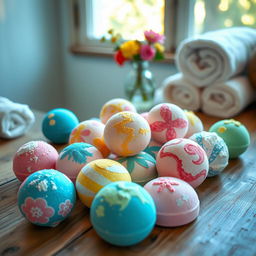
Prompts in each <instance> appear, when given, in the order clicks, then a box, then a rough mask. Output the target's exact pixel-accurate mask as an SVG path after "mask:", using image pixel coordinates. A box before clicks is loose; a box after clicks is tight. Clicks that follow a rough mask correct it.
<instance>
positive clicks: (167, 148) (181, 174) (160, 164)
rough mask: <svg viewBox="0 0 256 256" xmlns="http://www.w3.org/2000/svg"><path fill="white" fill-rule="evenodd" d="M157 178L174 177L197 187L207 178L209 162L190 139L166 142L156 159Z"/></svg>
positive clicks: (202, 151) (199, 147)
mask: <svg viewBox="0 0 256 256" xmlns="http://www.w3.org/2000/svg"><path fill="white" fill-rule="evenodd" d="M156 168H157V171H158V174H159V176H162V177H176V178H179V179H182V180H184V181H186V182H187V183H189V184H190V185H191V186H192V187H194V188H195V187H197V186H199V185H200V184H201V183H202V182H203V181H204V180H205V178H206V177H207V174H208V170H209V162H208V158H207V155H206V153H205V151H204V150H203V148H202V147H201V146H199V145H198V144H197V143H196V142H194V141H193V140H190V139H183V138H179V139H174V140H170V141H168V142H166V143H165V144H164V145H163V146H162V148H161V150H160V151H159V152H158V154H157V157H156Z"/></svg>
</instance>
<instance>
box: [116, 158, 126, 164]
mask: <svg viewBox="0 0 256 256" xmlns="http://www.w3.org/2000/svg"><path fill="white" fill-rule="evenodd" d="M116 161H117V162H118V163H123V162H125V161H127V158H126V157H123V158H119V159H117V160H116Z"/></svg>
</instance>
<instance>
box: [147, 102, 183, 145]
mask: <svg viewBox="0 0 256 256" xmlns="http://www.w3.org/2000/svg"><path fill="white" fill-rule="evenodd" d="M148 122H149V125H150V128H151V133H152V139H153V140H155V141H157V142H159V143H162V144H163V143H165V142H167V141H169V140H173V139H176V138H183V137H184V136H185V135H186V133H187V130H188V119H187V116H186V115H185V113H184V111H183V110H182V109H181V108H180V107H178V106H176V105H174V104H170V103H163V104H158V105H156V106H155V107H153V108H152V109H151V110H150V111H149V113H148Z"/></svg>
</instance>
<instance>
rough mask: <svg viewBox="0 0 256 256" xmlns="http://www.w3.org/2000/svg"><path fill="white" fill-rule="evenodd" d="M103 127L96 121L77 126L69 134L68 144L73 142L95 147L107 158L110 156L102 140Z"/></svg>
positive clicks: (88, 121) (87, 121) (84, 122)
mask: <svg viewBox="0 0 256 256" xmlns="http://www.w3.org/2000/svg"><path fill="white" fill-rule="evenodd" d="M104 128H105V125H104V124H103V123H101V122H99V121H96V120H86V121H83V122H81V123H80V124H78V125H77V126H76V127H75V128H74V129H73V130H72V132H71V134H70V137H69V144H72V143H75V142H85V143H88V144H91V145H93V146H95V147H96V148H97V149H98V150H99V151H100V152H101V154H102V155H103V157H107V156H108V155H109V154H110V151H109V149H108V148H107V146H106V144H105V142H104V139H103V133H104Z"/></svg>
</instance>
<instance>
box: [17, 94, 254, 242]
mask: <svg viewBox="0 0 256 256" xmlns="http://www.w3.org/2000/svg"><path fill="white" fill-rule="evenodd" d="M42 131H43V134H44V135H45V137H46V138H47V139H48V140H50V141H51V142H53V143H67V142H68V144H69V145H68V146H66V147H65V148H64V149H63V150H62V151H61V152H59V153H58V152H57V151H56V149H55V148H54V147H53V146H52V145H50V144H49V143H47V142H44V141H30V142H28V143H26V144H24V145H22V146H21V147H20V148H19V149H18V150H17V152H16V154H15V156H14V158H13V171H14V173H15V175H16V176H17V178H18V179H19V180H20V181H21V182H22V184H21V186H20V189H19V191H18V205H19V209H20V211H21V213H22V214H23V215H24V217H25V218H27V220H28V221H30V222H31V223H33V224H36V225H40V226H50V227H54V226H56V225H58V224H59V223H60V222H61V221H63V220H64V219H65V218H67V217H68V216H69V215H70V213H71V211H72V209H73V208H74V205H75V201H76V194H77V195H78V197H79V199H80V201H81V202H82V203H83V204H84V205H85V206H86V207H89V208H90V218H91V222H92V225H93V227H94V228H95V230H96V232H97V233H98V235H99V236H100V237H102V238H103V239H104V240H105V241H107V242H109V243H111V244H114V245H118V246H127V245H133V244H136V243H138V242H140V241H142V240H143V239H145V237H147V236H148V235H149V234H150V232H151V231H152V229H153V228H154V226H155V224H156V225H159V226H163V227H177V226H181V225H185V224H188V223H190V222H192V221H193V220H195V219H196V218H197V216H198V215H199V209H200V202H199V198H198V195H197V193H196V190H195V188H197V187H198V186H199V185H200V184H202V183H203V182H204V180H205V179H206V178H207V177H213V176H216V175H219V174H221V172H222V171H223V170H224V169H225V167H226V166H227V165H228V161H229V158H236V157H238V156H239V155H240V154H242V153H243V152H244V151H245V150H246V149H247V147H248V146H249V144H250V136H249V133H248V131H247V129H246V127H245V126H244V125H242V124H241V123H240V122H238V121H235V120H233V119H231V120H222V121H219V122H217V123H215V124H213V125H212V127H211V128H210V129H209V131H204V127H203V124H202V122H201V120H200V118H199V117H197V116H196V115H195V114H194V113H193V112H191V111H186V110H183V109H181V108H180V107H178V106H176V105H174V104H171V103H162V104H158V105H156V106H154V107H153V108H152V109H151V110H150V111H149V112H146V113H142V114H139V113H137V111H136V109H135V107H134V106H133V104H132V103H131V102H129V101H127V100H125V99H119V98H118V99H112V100H110V101H108V102H106V103H105V104H104V106H103V107H102V108H101V111H100V115H99V118H92V119H89V120H84V121H82V122H80V123H79V122H78V118H77V117H76V116H75V114H74V113H72V112H71V111H69V110H65V109H54V110H51V111H50V112H49V113H47V114H46V116H45V117H44V119H43V123H42Z"/></svg>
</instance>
